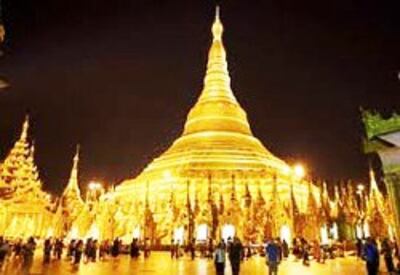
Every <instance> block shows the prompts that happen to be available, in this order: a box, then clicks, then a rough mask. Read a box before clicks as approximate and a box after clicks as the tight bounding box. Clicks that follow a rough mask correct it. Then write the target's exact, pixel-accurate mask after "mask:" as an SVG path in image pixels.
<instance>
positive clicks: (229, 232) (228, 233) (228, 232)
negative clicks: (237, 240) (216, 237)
mask: <svg viewBox="0 0 400 275" xmlns="http://www.w3.org/2000/svg"><path fill="white" fill-rule="evenodd" d="M235 232H236V231H235V227H234V226H233V225H232V224H225V225H224V226H223V227H222V236H221V237H222V239H223V240H224V241H225V242H227V241H228V239H233V237H234V236H235Z"/></svg>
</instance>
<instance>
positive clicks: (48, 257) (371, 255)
mask: <svg viewBox="0 0 400 275" xmlns="http://www.w3.org/2000/svg"><path fill="white" fill-rule="evenodd" d="M40 244H41V245H40V246H38V245H37V242H36V240H35V239H34V238H33V237H31V238H29V239H28V240H27V241H26V242H23V241H22V240H14V241H9V240H5V239H4V238H2V237H0V270H3V271H4V270H5V269H7V268H8V267H7V266H8V265H12V267H11V268H13V269H15V268H19V269H20V270H21V274H29V270H30V269H31V266H32V263H33V259H34V253H35V250H37V249H38V248H37V247H40V248H41V249H43V264H44V265H48V264H50V263H51V262H52V261H60V260H61V259H66V260H68V261H69V262H70V263H71V265H73V266H76V267H78V266H79V265H80V263H81V262H83V263H89V262H96V261H104V260H106V259H107V258H117V257H118V256H119V255H120V254H121V253H125V254H129V255H130V257H131V258H132V259H137V258H138V257H139V256H140V255H141V252H143V257H144V258H148V257H149V256H150V252H151V249H150V240H149V239H145V240H144V241H140V240H138V239H136V238H134V239H133V240H132V241H131V243H130V244H129V245H124V244H122V242H121V240H120V239H118V238H117V239H115V240H113V241H109V240H105V241H101V242H99V241H97V240H95V239H92V238H88V239H87V240H86V241H83V240H70V241H69V242H65V241H64V240H63V239H52V238H48V239H46V240H44V241H43V243H40ZM347 246H349V245H348V244H347ZM353 247H354V249H355V251H356V252H355V254H356V255H357V257H359V258H360V259H362V260H364V261H365V264H366V271H367V274H368V275H377V274H378V270H379V263H380V258H383V259H384V263H385V266H386V269H387V271H388V273H389V274H400V264H397V266H396V265H395V262H398V260H397V259H398V258H399V250H398V248H397V245H396V242H393V241H390V240H389V239H383V240H381V241H379V242H377V241H376V240H375V239H373V238H366V239H363V240H361V239H357V240H356V242H355V244H354V245H353ZM345 251H349V247H346V245H345V244H344V243H341V242H336V243H331V244H323V245H321V244H320V243H319V242H318V241H317V240H316V241H313V242H308V241H307V240H305V239H303V238H296V239H294V240H293V241H292V243H291V245H290V246H289V244H288V242H287V241H286V240H280V239H279V238H277V239H270V240H267V241H265V243H264V244H263V245H262V246H255V245H253V246H252V245H249V244H247V245H243V244H242V242H241V240H240V239H239V238H237V237H233V238H228V239H227V240H226V241H224V240H221V241H220V242H219V243H218V244H217V245H214V242H213V240H212V239H210V240H208V241H207V242H202V243H200V244H199V243H197V242H196V240H195V239H193V240H192V241H191V242H189V243H188V244H187V245H186V246H183V245H182V243H181V241H174V240H171V245H170V253H171V258H173V259H178V258H180V257H182V256H183V255H185V253H187V254H188V255H189V257H190V258H191V259H192V260H194V259H195V258H196V257H205V258H210V259H213V261H214V266H215V271H216V274H217V275H222V274H224V272H225V270H226V268H227V267H226V265H227V263H228V260H227V259H229V264H230V268H231V271H232V274H233V275H238V274H240V266H241V263H242V262H243V261H244V260H246V259H249V258H251V257H252V256H253V255H261V256H265V259H266V265H267V267H268V272H269V274H270V275H277V274H278V270H279V265H280V263H281V262H282V261H283V260H285V259H287V258H288V257H289V256H290V255H292V257H293V258H294V259H295V260H297V261H301V262H302V263H303V265H305V266H309V265H310V261H311V259H312V260H314V261H315V262H317V263H321V264H323V263H325V261H326V260H327V259H332V258H335V257H344V256H345Z"/></svg>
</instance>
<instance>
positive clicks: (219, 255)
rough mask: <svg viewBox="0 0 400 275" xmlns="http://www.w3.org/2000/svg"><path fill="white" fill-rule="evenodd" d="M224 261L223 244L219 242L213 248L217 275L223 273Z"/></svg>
mask: <svg viewBox="0 0 400 275" xmlns="http://www.w3.org/2000/svg"><path fill="white" fill-rule="evenodd" d="M225 262H226V256H225V245H224V244H223V243H222V242H221V243H220V244H219V245H218V246H217V248H216V249H215V253H214V265H215V271H216V273H217V275H224V273H225Z"/></svg>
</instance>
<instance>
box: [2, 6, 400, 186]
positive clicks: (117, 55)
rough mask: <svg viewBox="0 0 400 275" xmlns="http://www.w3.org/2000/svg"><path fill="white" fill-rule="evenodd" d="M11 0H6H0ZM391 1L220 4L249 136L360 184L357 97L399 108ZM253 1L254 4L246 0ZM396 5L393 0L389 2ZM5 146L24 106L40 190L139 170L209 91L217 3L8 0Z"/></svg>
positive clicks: (399, 25)
mask: <svg viewBox="0 0 400 275" xmlns="http://www.w3.org/2000/svg"><path fill="white" fill-rule="evenodd" d="M3 2H4V0H3ZM395 2H396V1H392V2H391V1H368V0H364V1H361V0H360V1H349V0H336V1H317V0H305V1H287V0H286V1H282V0H279V1H277V0H272V1H238V0H236V1H234V0H230V1H228V0H227V1H222V3H221V18H222V21H223V23H224V26H225V33H224V42H225V46H226V48H227V51H228V62H229V68H230V72H231V77H232V86H233V90H234V92H235V94H236V96H237V98H238V99H239V101H240V103H241V105H242V106H243V108H244V109H245V110H246V111H247V113H248V116H249V119H250V122H251V125H252V129H253V132H254V134H255V135H256V136H257V137H259V138H260V139H261V140H262V141H263V143H264V144H265V145H266V146H267V148H269V149H270V151H272V152H273V153H274V154H276V155H277V156H279V157H282V158H284V159H285V160H288V161H290V162H294V161H297V160H299V161H302V162H304V163H305V164H306V165H307V167H308V168H309V169H311V173H312V175H313V176H314V177H316V178H322V179H327V180H329V181H337V180H339V179H348V178H351V179H354V180H357V181H358V180H363V181H366V178H367V159H366V157H365V156H364V155H363V154H362V152H361V137H362V133H363V128H362V124H361V122H360V113H359V107H360V106H364V107H368V108H374V109H378V110H380V111H382V112H386V113H388V112H390V110H394V109H397V110H398V109H399V107H400V93H399V90H400V82H399V79H398V76H397V72H398V71H399V70H400V38H399V37H400V31H399V30H400V16H399V15H398V11H399V9H398V7H397V6H395V4H394V3H395ZM250 3H251V5H250ZM391 3H393V4H391ZM3 5H4V7H3V13H4V14H3V17H4V18H3V20H4V21H5V25H6V29H7V32H8V34H7V40H6V43H5V45H4V51H5V56H4V57H3V58H2V59H1V60H0V73H1V75H3V76H5V77H6V78H7V79H8V80H9V81H10V82H11V85H12V87H11V88H10V89H8V90H6V91H0V156H1V157H2V158H3V157H4V156H5V155H6V154H7V153H8V151H9V150H10V148H11V146H12V144H13V142H14V141H15V139H16V138H17V136H18V135H19V132H20V128H21V124H22V121H23V117H24V116H25V113H26V112H27V111H29V113H30V115H31V118H32V128H31V137H32V138H33V139H34V140H35V144H36V160H37V164H38V167H39V169H40V174H41V178H42V179H43V181H44V186H45V189H47V190H51V191H54V192H60V191H61V190H62V188H63V186H64V185H65V184H66V182H67V179H68V176H69V173H70V169H71V164H72V157H73V154H74V151H75V145H76V144H77V143H80V144H81V147H82V156H81V184H82V185H84V184H85V183H87V182H88V181H89V180H92V179H98V180H102V181H105V182H108V183H118V182H120V181H121V180H122V179H124V178H127V177H132V176H135V175H137V174H138V173H139V172H140V171H141V169H142V168H143V167H144V166H145V165H146V163H148V162H149V161H150V160H151V159H152V158H154V157H156V156H157V155H159V154H160V153H161V152H162V151H163V150H165V149H166V148H167V147H168V145H169V144H170V143H171V142H172V141H173V140H174V139H175V138H176V137H177V136H178V135H179V134H180V132H181V130H182V127H183V122H184V120H185V117H186V113H187V112H188V111H189V109H190V107H191V106H192V105H193V104H194V102H195V100H196V98H197V96H198V95H199V93H200V91H201V88H202V78H203V75H204V71H205V64H206V57H207V51H208V48H209V46H210V41H211V40H210V39H211V37H210V27H211V23H212V20H213V17H214V6H215V3H214V2H213V1H205V0H201V1H187V0H186V1H176V0H175V1H167V0H164V1H163V0H157V1H156V0H147V1H139V0H113V1H110V0H107V1H104V0H80V1H77V0H75V1H74V0H57V1H55V0H40V1H33V0H30V1H29V0H8V1H5V2H4V3H3Z"/></svg>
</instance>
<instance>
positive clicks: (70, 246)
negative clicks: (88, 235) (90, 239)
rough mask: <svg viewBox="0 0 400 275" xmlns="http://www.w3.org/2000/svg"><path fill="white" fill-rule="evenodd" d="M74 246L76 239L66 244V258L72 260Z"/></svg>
mask: <svg viewBox="0 0 400 275" xmlns="http://www.w3.org/2000/svg"><path fill="white" fill-rule="evenodd" d="M75 247H76V241H75V240H71V241H70V242H69V244H68V248H67V259H69V260H72V259H73V258H74V257H75V255H74V254H75Z"/></svg>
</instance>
